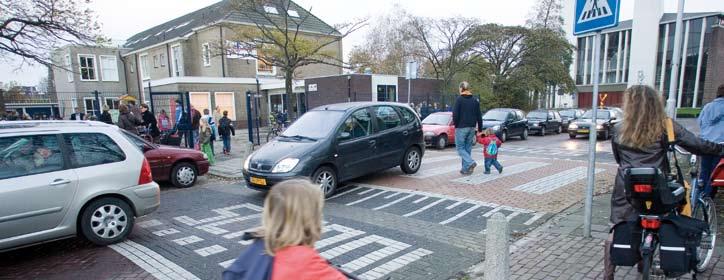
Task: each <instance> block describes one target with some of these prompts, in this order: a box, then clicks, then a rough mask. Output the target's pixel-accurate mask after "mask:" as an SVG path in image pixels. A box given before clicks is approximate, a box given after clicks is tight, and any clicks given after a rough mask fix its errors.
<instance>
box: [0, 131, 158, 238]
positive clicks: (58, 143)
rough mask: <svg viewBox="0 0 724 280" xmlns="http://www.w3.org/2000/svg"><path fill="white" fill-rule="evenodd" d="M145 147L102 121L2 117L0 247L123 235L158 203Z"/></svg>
mask: <svg viewBox="0 0 724 280" xmlns="http://www.w3.org/2000/svg"><path fill="white" fill-rule="evenodd" d="M159 205H160V190H159V187H158V184H156V183H155V182H153V177H152V176H151V168H150V166H149V164H148V161H147V160H146V159H145V157H144V156H143V153H142V152H141V151H140V150H139V149H138V148H137V147H136V146H134V145H133V144H132V143H130V142H129V141H128V139H127V138H126V137H124V136H123V135H121V132H120V131H119V128H118V127H116V126H113V125H106V124H103V123H99V122H81V121H37V122H34V121H28V122H0V251H6V250H10V249H14V248H18V247H23V246H28V245H32V244H35V243H40V242H45V241H49V240H55V239H61V238H65V237H72V236H75V235H81V236H83V237H85V238H87V239H88V240H90V241H91V242H93V243H95V244H99V245H107V244H112V243H116V242H119V241H122V240H123V239H125V238H126V237H127V236H128V234H130V232H131V229H132V228H133V222H134V218H135V217H139V216H143V215H146V214H148V213H151V212H153V211H155V210H156V209H158V207H159Z"/></svg>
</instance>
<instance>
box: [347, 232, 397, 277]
mask: <svg viewBox="0 0 724 280" xmlns="http://www.w3.org/2000/svg"><path fill="white" fill-rule="evenodd" d="M375 242H376V243H378V244H381V245H384V246H385V247H384V248H382V249H379V250H377V251H374V252H372V253H368V254H366V255H364V256H362V257H359V258H357V259H355V260H353V261H351V262H348V263H345V264H343V265H342V268H344V269H346V270H347V271H349V272H355V271H357V270H360V269H362V268H365V267H367V266H369V265H371V264H373V263H375V262H377V261H379V260H381V259H384V258H386V257H389V256H392V255H394V254H397V253H398V252H400V251H402V250H405V249H407V248H409V247H410V244H406V243H402V242H399V241H395V240H392V239H389V238H381V239H378V240H377V241H375Z"/></svg>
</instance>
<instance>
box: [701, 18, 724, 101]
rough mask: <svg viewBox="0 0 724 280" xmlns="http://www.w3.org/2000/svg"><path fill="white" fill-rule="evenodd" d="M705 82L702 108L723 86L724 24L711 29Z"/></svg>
mask: <svg viewBox="0 0 724 280" xmlns="http://www.w3.org/2000/svg"><path fill="white" fill-rule="evenodd" d="M705 81H706V82H705V83H704V98H703V103H702V106H703V105H704V104H706V103H709V102H711V101H712V100H714V99H715V98H716V91H717V88H718V87H719V86H720V85H724V24H720V25H719V26H717V27H714V28H712V36H711V47H710V51H709V60H708V61H707V65H706V78H705Z"/></svg>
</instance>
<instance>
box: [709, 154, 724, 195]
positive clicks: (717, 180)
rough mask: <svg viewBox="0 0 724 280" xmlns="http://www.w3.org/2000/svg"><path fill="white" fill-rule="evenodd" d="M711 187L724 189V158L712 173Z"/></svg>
mask: <svg viewBox="0 0 724 280" xmlns="http://www.w3.org/2000/svg"><path fill="white" fill-rule="evenodd" d="M711 174H712V175H711V185H712V186H714V187H717V188H724V158H722V159H721V160H719V164H717V166H716V167H715V168H714V172H712V173H711Z"/></svg>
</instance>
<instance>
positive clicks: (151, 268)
mask: <svg viewBox="0 0 724 280" xmlns="http://www.w3.org/2000/svg"><path fill="white" fill-rule="evenodd" d="M108 247H110V248H111V249H113V250H114V251H116V252H118V253H119V254H121V255H122V256H124V257H126V258H127V259H129V260H130V261H131V262H133V263H135V264H136V265H138V266H139V267H141V268H143V270H145V271H146V272H148V273H149V274H151V275H152V276H153V277H155V278H156V279H187V280H200V279H199V278H198V277H196V276H195V275H193V274H192V273H191V272H188V271H187V270H185V269H183V268H182V267H180V266H178V265H177V264H175V263H173V262H171V261H169V260H168V259H166V258H164V257H163V256H161V255H159V254H158V253H156V252H154V251H152V250H151V249H148V248H146V247H144V246H143V245H141V244H138V243H136V242H133V241H131V240H126V241H123V242H121V243H116V244H113V245H109V246H108Z"/></svg>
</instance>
